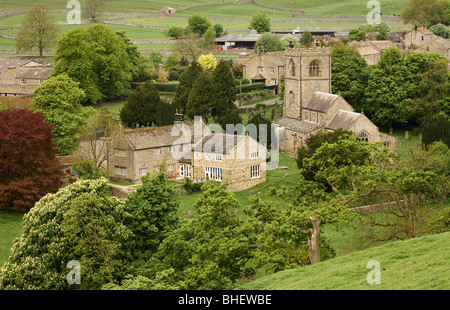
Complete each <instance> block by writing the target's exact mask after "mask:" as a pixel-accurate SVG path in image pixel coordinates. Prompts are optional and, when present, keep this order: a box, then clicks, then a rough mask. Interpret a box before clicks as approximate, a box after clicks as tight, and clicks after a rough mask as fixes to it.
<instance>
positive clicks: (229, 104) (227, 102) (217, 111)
mask: <svg viewBox="0 0 450 310" xmlns="http://www.w3.org/2000/svg"><path fill="white" fill-rule="evenodd" d="M211 83H212V89H213V93H212V94H211V105H212V111H211V114H212V115H213V116H218V117H220V116H221V115H223V114H224V113H225V112H226V111H227V110H229V109H232V108H233V107H235V104H234V101H235V100H236V86H235V84H234V74H233V71H232V67H231V64H230V62H229V61H226V60H223V59H221V60H219V62H218V64H217V66H216V68H215V69H214V71H213V72H212V79H211Z"/></svg>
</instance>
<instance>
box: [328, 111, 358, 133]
mask: <svg viewBox="0 0 450 310" xmlns="http://www.w3.org/2000/svg"><path fill="white" fill-rule="evenodd" d="M361 116H362V114H361V113H356V112H351V111H344V110H339V111H338V112H337V113H336V114H335V115H334V116H333V118H332V119H331V120H330V121H329V122H328V124H327V126H326V128H327V129H331V130H338V129H342V130H349V129H350V127H352V125H353V124H354V123H355V122H356V121H357V120H358V119H359V118H360V117H361Z"/></svg>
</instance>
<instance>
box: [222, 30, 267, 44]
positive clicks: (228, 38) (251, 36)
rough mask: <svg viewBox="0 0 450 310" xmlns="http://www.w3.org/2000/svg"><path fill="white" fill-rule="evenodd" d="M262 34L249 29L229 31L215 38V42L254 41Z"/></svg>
mask: <svg viewBox="0 0 450 310" xmlns="http://www.w3.org/2000/svg"><path fill="white" fill-rule="evenodd" d="M261 36H262V34H260V33H257V32H256V31H255V32H252V31H250V33H230V34H227V35H225V36H223V37H220V38H218V39H216V40H215V41H216V42H256V41H258V39H259V38H261Z"/></svg>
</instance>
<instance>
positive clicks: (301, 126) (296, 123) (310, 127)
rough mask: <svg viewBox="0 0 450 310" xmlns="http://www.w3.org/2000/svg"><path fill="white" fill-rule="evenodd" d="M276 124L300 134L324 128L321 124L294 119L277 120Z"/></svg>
mask: <svg viewBox="0 0 450 310" xmlns="http://www.w3.org/2000/svg"><path fill="white" fill-rule="evenodd" d="M274 124H276V125H279V126H281V127H284V128H287V129H290V130H292V131H296V132H300V133H308V132H311V131H314V130H316V129H319V128H321V127H322V125H320V124H317V123H313V122H310V121H304V120H299V119H297V118H292V117H282V118H280V119H278V120H276V121H275V122H274Z"/></svg>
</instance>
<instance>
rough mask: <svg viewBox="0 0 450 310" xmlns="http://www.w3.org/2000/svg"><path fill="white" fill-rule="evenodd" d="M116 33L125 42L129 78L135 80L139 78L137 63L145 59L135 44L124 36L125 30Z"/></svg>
mask: <svg viewBox="0 0 450 310" xmlns="http://www.w3.org/2000/svg"><path fill="white" fill-rule="evenodd" d="M116 34H117V35H118V36H120V37H121V38H122V40H123V42H124V43H125V46H126V52H127V55H128V61H129V63H130V65H131V68H130V73H131V79H132V80H133V81H137V80H138V79H139V65H140V64H141V63H142V62H143V61H145V59H144V57H143V56H142V54H141V53H140V52H139V50H138V47H137V45H136V44H134V43H133V42H131V40H130V38H128V37H127V36H126V34H125V31H123V30H120V31H116Z"/></svg>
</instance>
